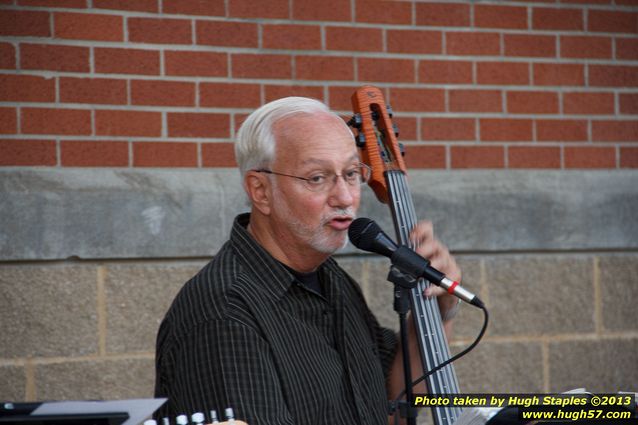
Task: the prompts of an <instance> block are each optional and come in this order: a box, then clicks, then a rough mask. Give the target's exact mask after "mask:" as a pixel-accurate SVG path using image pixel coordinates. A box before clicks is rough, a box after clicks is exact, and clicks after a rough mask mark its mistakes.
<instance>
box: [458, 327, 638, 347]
mask: <svg viewBox="0 0 638 425" xmlns="http://www.w3.org/2000/svg"><path fill="white" fill-rule="evenodd" d="M632 339H638V330H633V331H632V330H629V331H623V332H607V333H604V334H601V335H598V334H596V333H591V332H590V333H583V334H559V335H520V336H519V335H517V336H491V335H488V336H485V337H484V338H483V340H482V342H494V343H499V344H505V343H521V342H534V343H541V344H542V343H544V342H547V343H548V344H550V343H555V342H578V341H606V340H632ZM472 341H474V336H472V337H462V338H458V339H453V343H452V344H451V345H463V344H466V345H467V344H469V343H471V342H472Z"/></svg>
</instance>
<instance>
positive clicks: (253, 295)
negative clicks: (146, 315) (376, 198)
mask: <svg viewBox="0 0 638 425" xmlns="http://www.w3.org/2000/svg"><path fill="white" fill-rule="evenodd" d="M248 219H249V216H248V214H245V215H240V216H238V217H237V219H236V220H235V223H234V225H233V229H232V232H231V237H230V240H229V241H228V242H227V243H226V244H225V245H224V247H223V248H222V249H221V250H220V251H219V253H218V254H217V256H215V258H214V259H213V260H212V261H211V262H210V263H208V264H207V265H206V266H205V267H204V268H203V269H202V270H201V271H200V272H199V273H198V274H197V275H196V276H195V277H193V278H192V279H191V280H190V281H188V282H187V283H186V284H185V285H184V287H183V288H182V290H181V291H180V293H179V294H178V295H177V297H176V299H175V301H174V302H173V304H172V306H171V308H170V310H169V311H168V313H167V314H166V317H165V318H164V321H163V322H162V324H161V326H160V330H159V334H158V336H157V351H156V384H155V385H156V386H155V395H156V396H158V397H159V396H162V397H168V398H169V401H168V402H167V403H166V404H165V405H164V406H163V407H162V408H161V409H160V410H159V411H158V412H157V414H156V416H157V417H163V416H172V417H174V416H175V415H177V414H180V413H186V414H190V413H193V412H196V411H204V412H208V410H210V409H216V410H217V411H218V412H220V411H221V412H223V410H224V408H226V407H232V408H233V409H234V411H235V417H236V418H238V419H241V420H245V421H247V422H248V423H249V424H250V425H260V424H278V425H279V424H326V425H328V424H330V425H335V424H344V425H345V424H347V425H352V424H365V425H374V424H379V425H381V424H384V425H385V424H387V413H386V409H387V398H388V396H387V395H386V389H385V381H386V377H387V373H388V370H389V366H390V363H391V360H392V358H393V356H394V352H395V349H396V336H395V335H394V333H393V332H392V331H391V330H388V329H383V328H381V327H380V326H379V324H378V323H377V321H376V319H375V318H374V316H373V315H372V313H371V312H370V311H369V309H368V307H367V306H366V303H365V301H364V299H363V296H362V294H361V292H360V289H359V287H358V285H357V284H356V283H355V282H354V281H353V280H352V279H351V278H350V277H349V276H348V275H347V274H346V273H345V272H344V271H343V270H342V269H341V268H340V267H339V266H338V265H337V264H336V262H335V261H333V260H332V259H329V260H328V261H326V262H325V263H324V264H323V265H321V267H320V268H319V269H318V272H319V279H320V282H321V283H322V286H323V296H321V295H319V294H317V293H316V292H314V291H311V290H308V289H307V288H305V287H303V286H302V285H301V284H299V282H297V281H296V280H295V279H294V277H293V276H292V275H291V274H290V273H289V272H288V271H287V270H286V269H285V268H284V267H283V266H282V265H281V264H280V263H278V262H277V261H276V260H275V259H274V258H272V257H271V256H270V255H269V254H268V253H267V252H266V251H265V250H264V249H263V248H262V247H261V246H260V245H259V244H257V243H256V242H255V240H254V239H253V238H252V237H251V236H250V235H249V234H248V232H247V231H246V229H245V227H246V225H247V224H248Z"/></svg>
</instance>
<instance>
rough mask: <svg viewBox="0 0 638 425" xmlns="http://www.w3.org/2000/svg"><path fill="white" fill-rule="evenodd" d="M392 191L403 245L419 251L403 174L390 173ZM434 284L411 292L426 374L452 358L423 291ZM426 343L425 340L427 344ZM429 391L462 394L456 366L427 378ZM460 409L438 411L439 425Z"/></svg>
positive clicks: (423, 284) (449, 421) (422, 282)
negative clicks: (415, 240) (414, 239)
mask: <svg viewBox="0 0 638 425" xmlns="http://www.w3.org/2000/svg"><path fill="white" fill-rule="evenodd" d="M387 180H388V184H389V187H390V194H391V197H392V200H393V206H394V210H395V214H396V221H397V223H396V224H397V232H398V233H399V238H400V242H401V243H402V244H406V245H408V246H411V247H412V248H417V246H413V245H415V244H414V243H412V241H410V239H409V233H410V230H411V229H412V228H414V226H415V225H416V220H417V219H416V212H415V210H414V204H413V202H412V199H411V197H410V193H409V190H408V185H407V180H406V178H405V175H404V174H403V173H401V172H394V171H390V172H388V174H387ZM429 285H430V283H429V282H427V281H425V280H424V279H420V281H419V284H418V285H417V287H416V288H414V289H412V291H411V298H412V305H413V308H414V309H415V311H414V312H413V315H414V316H415V323H416V325H417V331H418V334H419V335H421V336H423V337H424V338H419V340H420V342H421V344H422V345H423V346H422V347H421V353H422V355H423V357H424V359H423V362H424V363H425V364H424V366H425V367H424V370H431V369H432V368H434V367H436V366H437V365H439V364H441V363H442V362H444V361H446V360H448V359H449V358H450V354H449V349H448V344H447V339H446V337H445V332H443V326H442V321H441V314H440V311H439V306H438V302H437V301H436V299H435V298H434V297H433V298H425V297H423V296H422V293H423V291H424V290H425V288H426V287H427V286H429ZM424 339H425V340H424ZM426 379H427V381H428V388H429V389H430V391H431V393H432V394H455V393H458V392H459V385H458V380H457V378H456V373H455V372H454V368H453V366H452V365H448V366H446V367H444V368H443V369H441V370H439V371H437V372H435V373H434V374H432V375H430V376H429V377H428V378H426ZM460 413H461V409H460V408H459V407H447V406H443V407H439V408H436V409H434V416H435V418H434V419H435V421H436V423H437V424H452V423H453V422H454V421H455V420H456V419H457V418H458V416H459V415H460Z"/></svg>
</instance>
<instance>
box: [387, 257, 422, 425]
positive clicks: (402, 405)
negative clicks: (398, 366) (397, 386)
mask: <svg viewBox="0 0 638 425" xmlns="http://www.w3.org/2000/svg"><path fill="white" fill-rule="evenodd" d="M388 281H389V282H392V283H393V284H394V311H396V312H397V314H398V315H399V329H400V335H401V350H402V351H403V379H404V382H405V400H401V401H399V406H398V408H399V413H400V416H401V417H403V418H406V419H407V425H416V418H417V416H418V415H417V409H416V408H415V407H414V406H412V404H411V403H412V399H413V398H414V397H413V394H414V393H413V390H412V368H411V366H410V346H409V343H408V323H407V316H408V312H409V311H410V290H411V289H412V288H414V287H416V285H417V280H416V279H413V278H412V277H411V276H408V275H405V274H403V273H401V272H400V271H399V269H397V268H396V267H394V266H390V272H389V273H388ZM396 408H397V406H390V410H391V411H390V413H391V414H393V413H394V410H395V409H396Z"/></svg>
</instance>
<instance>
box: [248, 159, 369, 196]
mask: <svg viewBox="0 0 638 425" xmlns="http://www.w3.org/2000/svg"><path fill="white" fill-rule="evenodd" d="M253 171H256V172H258V173H266V174H275V175H277V176H284V177H292V178H294V179H298V180H301V181H303V182H304V186H305V187H306V188H307V189H308V190H311V191H313V192H328V191H329V190H331V189H332V188H333V187H334V186H335V185H336V184H337V179H338V178H339V177H341V178H342V179H343V180H344V181H345V182H346V183H348V184H349V185H350V186H360V185H363V184H365V183H367V182H368V180H370V175H371V174H372V169H371V168H370V167H368V166H367V165H365V164H361V163H360V164H358V165H356V166H354V167H351V168H348V169H346V170H344V171H343V173H342V174H336V173H335V172H333V171H319V172H316V173H313V174H310V175H309V176H308V177H301V176H293V175H292V174H284V173H277V172H275V171H271V170H267V169H265V168H260V169H258V170H253Z"/></svg>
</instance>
